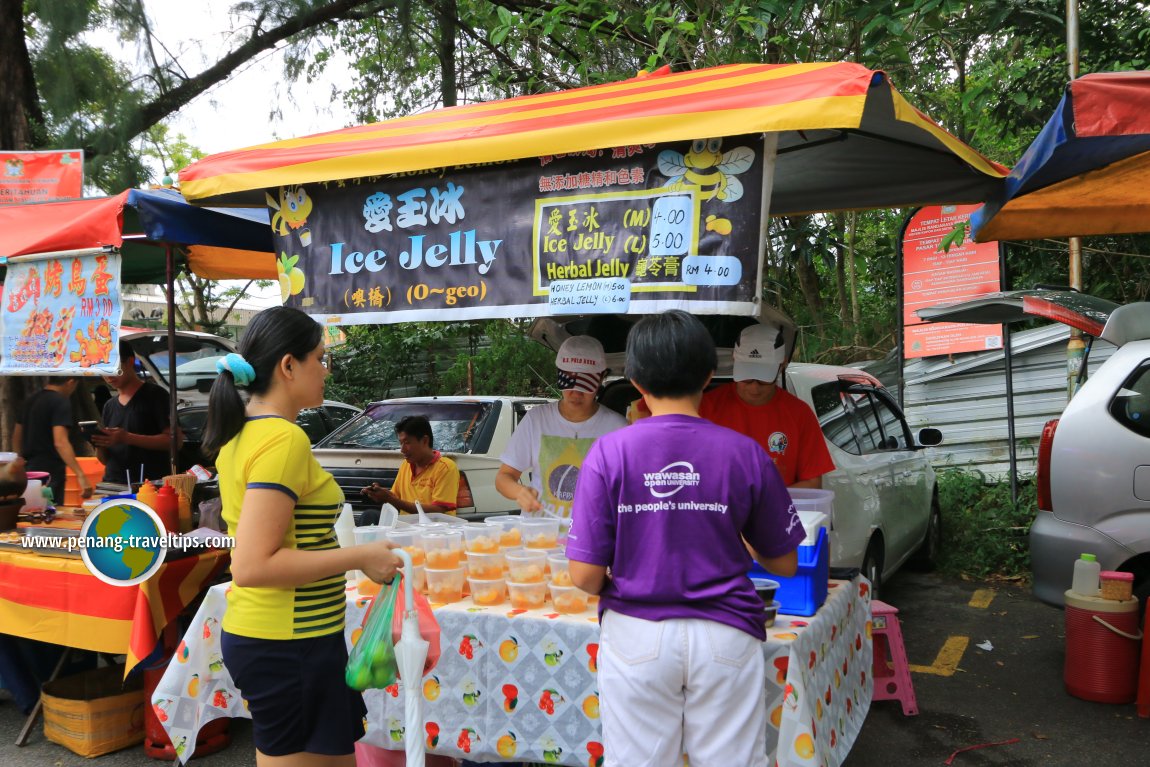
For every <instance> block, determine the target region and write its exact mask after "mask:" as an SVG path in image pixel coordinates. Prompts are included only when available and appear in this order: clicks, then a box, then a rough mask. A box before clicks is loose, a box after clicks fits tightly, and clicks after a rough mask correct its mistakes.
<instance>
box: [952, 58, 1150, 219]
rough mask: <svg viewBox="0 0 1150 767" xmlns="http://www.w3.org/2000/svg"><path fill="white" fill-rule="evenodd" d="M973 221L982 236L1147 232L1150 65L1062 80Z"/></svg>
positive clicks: (1148, 215) (1149, 187)
mask: <svg viewBox="0 0 1150 767" xmlns="http://www.w3.org/2000/svg"><path fill="white" fill-rule="evenodd" d="M970 223H971V228H972V230H973V232H974V239H976V240H977V241H979V242H990V241H992V240H1033V239H1040V238H1043V237H1073V236H1079V235H1092V234H1134V233H1138V232H1150V72H1096V73H1094V74H1089V75H1083V76H1082V77H1080V78H1078V79H1077V80H1074V81H1072V82H1071V83H1070V84H1069V85H1067V86H1066V91H1065V93H1064V94H1063V96H1062V101H1061V102H1060V103H1059V104H1058V108H1057V109H1055V110H1054V114H1053V115H1052V116H1051V117H1050V119H1049V120H1048V121H1047V123H1046V125H1045V126H1044V127H1043V129H1042V131H1041V132H1040V133H1039V134H1038V137H1037V138H1035V139H1034V141H1033V142H1032V143H1031V145H1030V146H1029V147H1027V149H1026V152H1025V153H1023V155H1022V158H1021V159H1019V161H1018V164H1017V165H1016V166H1015V167H1014V169H1013V170H1012V171H1011V172H1010V176H1009V177H1007V179H1006V182H1005V183H1004V184H1003V186H1002V188H1001V190H1000V191H999V193H998V194H996V195H995V196H994V197H992V198H990V200H989V201H988V202H987V203H986V205H984V206H983V207H982V208H981V209H979V210H977V211H975V213H974V215H973V216H972V217H971V219H970Z"/></svg>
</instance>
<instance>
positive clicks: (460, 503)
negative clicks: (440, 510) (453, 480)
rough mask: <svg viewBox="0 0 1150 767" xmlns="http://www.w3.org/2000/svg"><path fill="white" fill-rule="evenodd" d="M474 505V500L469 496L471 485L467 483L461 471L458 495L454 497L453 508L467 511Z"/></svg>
mask: <svg viewBox="0 0 1150 767" xmlns="http://www.w3.org/2000/svg"><path fill="white" fill-rule="evenodd" d="M474 505H475V499H474V498H473V497H472V496H471V484H470V483H469V482H468V481H467V475H466V474H464V473H463V472H462V471H461V472H459V494H458V495H457V496H455V508H457V509H469V508H471V507H472V506H474Z"/></svg>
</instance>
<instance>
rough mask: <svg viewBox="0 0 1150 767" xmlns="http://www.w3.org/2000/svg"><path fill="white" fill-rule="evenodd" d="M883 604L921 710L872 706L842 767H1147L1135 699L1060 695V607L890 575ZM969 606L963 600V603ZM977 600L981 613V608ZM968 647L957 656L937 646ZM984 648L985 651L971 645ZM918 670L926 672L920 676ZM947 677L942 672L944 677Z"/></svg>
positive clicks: (976, 586)
mask: <svg viewBox="0 0 1150 767" xmlns="http://www.w3.org/2000/svg"><path fill="white" fill-rule="evenodd" d="M883 601H885V602H887V603H888V604H891V605H893V606H895V607H897V608H898V609H899V617H900V618H901V619H902V628H903V638H904V640H905V644H906V649H907V656H908V659H909V661H910V664H911V667H912V670H915V667H916V666H917V667H922V668H921V669H919V670H917V671H915V673H912V675H911V677H912V680H913V682H914V688H915V693H916V696H917V699H918V706H919V715H918V716H911V717H906V716H903V714H902V709H901V707H900V705H899V703H898V702H897V701H881V702H876V703H872V704H871V710H870V713H869V714H868V715H867V721H866V724H865V725H864V727H863V730H862V732H861V733H860V735H859V738H858V740H857V741H856V742H855V745H854V747H853V748H852V749H851V754H850V756H849V757H848V758H847V760H846V762H845V763H844V767H880V766H881V767H889V766H890V765H899V766H900V767H926V766H927V765H932V766H935V765H944V764H946V760H947V759H948V758H950V756H951V754H953V753H954V752H955V751H957V750H959V749H962V748H967V747H970V746H978V745H982V744H988V743H1002V742H1004V741H1010V740H1014V739H1016V738H1017V742H1016V743H1011V744H1004V745H997V746H987V747H985V748H980V749H977V750H971V751H967V752H963V753H960V754H958V755H957V756H956V757H955V758H954V761H953V765H954V766H955V767H984V766H985V765H1009V767H1031V766H1033V767H1071V766H1073V767H1081V765H1083V764H1088V765H1092V767H1120V766H1121V767H1126V766H1129V767H1134V765H1145V764H1150V719H1140V718H1139V717H1138V715H1137V711H1136V708H1135V706H1134V705H1133V704H1129V705H1108V704H1101V703H1092V702H1089V701H1085V700H1080V699H1078V698H1075V697H1072V696H1071V695H1069V694H1067V693H1066V691H1065V689H1064V688H1063V682H1062V670H1063V662H1064V660H1065V657H1066V656H1065V632H1064V629H1063V612H1062V610H1060V609H1056V608H1053V607H1049V606H1047V605H1044V604H1042V603H1040V602H1038V601H1037V600H1035V599H1034V598H1033V597H1032V596H1031V595H1030V592H1029V589H1028V588H1021V587H1017V586H1011V585H1009V584H1006V585H1004V584H985V583H968V582H963V581H957V580H947V579H943V578H941V577H937V576H933V575H921V574H917V573H900V574H899V575H897V576H895V578H893V579H892V580H891V582H890V583H889V584H887V586H886V587H885V590H884V593H883ZM972 602H973V604H972ZM981 605H985V606H981ZM952 637H965V638H966V639H967V640H968V642H967V644H966V646H965V649H964V650H963V651H962V652H961V654H959V653H957V652H952V653H951V654H950V656H949V657H948V653H947V652H945V651H944V649H943V648H944V647H946V646H947V642H948V640H950V642H951V643H950V647H951V648H958V647H959V646H961V644H962V642H961V640H960V639H951V638H952ZM986 641H989V642H990V645H991V646H993V648H994V649H992V650H983V649H980V648H979V647H978V646H977V645H979V644H982V643H984V642H986ZM926 669H929V671H927V670H926ZM948 673H949V675H947V674H948Z"/></svg>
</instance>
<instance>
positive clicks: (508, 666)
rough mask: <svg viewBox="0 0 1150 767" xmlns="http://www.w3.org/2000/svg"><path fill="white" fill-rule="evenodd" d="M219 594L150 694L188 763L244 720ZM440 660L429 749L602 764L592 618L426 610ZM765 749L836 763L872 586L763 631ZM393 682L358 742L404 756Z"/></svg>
mask: <svg viewBox="0 0 1150 767" xmlns="http://www.w3.org/2000/svg"><path fill="white" fill-rule="evenodd" d="M228 587H229V585H228V584H221V585H218V586H215V587H213V588H212V589H211V590H210V591H209V592H208V594H207V596H206V597H205V599H204V602H203V604H202V605H201V607H200V609H199V612H198V613H197V614H196V616H195V618H194V619H193V622H192V625H191V628H190V629H189V631H188V633H187V634H186V635H185V636H184V637H183V641H181V642H180V645H179V647H178V649H177V651H176V655H175V657H174V658H173V660H172V662H171V663H170V664H169V666H168V669H167V671H166V672H165V673H164V675H163V678H162V679H161V680H160V682H159V684H158V685H157V687H156V690H155V693H154V694H153V697H152V705H153V708H154V710H155V712H156V715H157V716H158V717H159V719H160V721H161V723H162V725H163V727H164V729H165V730H166V731H167V733H168V736H169V737H170V738H171V739H172V742H173V744H174V745H175V749H176V753H177V754H179V757H180V759H181V760H182V761H184V762H187V760H188V759H189V758H191V756H192V753H193V751H194V749H195V734H196V733H197V732H198V731H199V729H200V727H202V726H203V725H204V724H206V723H207V722H209V721H211V720H213V719H216V718H219V717H221V716H229V717H249V716H250V714H248V712H247V709H246V706H245V702H244V700H243V698H242V695H241V693H240V691H239V690H238V689H237V688H236V687H235V685H234V684H233V682H232V678H231V675H230V674H229V673H228V671H227V668H225V666H224V664H223V659H222V657H221V652H220V621H221V619H222V618H223V614H224V610H225V608H226V590H227V588H228ZM369 603H370V600H369V599H368V598H365V597H360V596H359V595H358V594H356V593H355V592H354V591H352V590H349V592H348V599H347V629H346V637H347V640H348V642H349V643H350V642H352V641H353V639H354V638H357V637H358V629H359V626H360V624H361V623H362V621H363V617H364V614H365V613H366V610H367V606H368V604H369ZM435 615H436V618H437V619H438V620H439V624H440V627H441V631H442V655H441V657H440V660H439V664H438V665H437V666H436V668H435V669H434V670H433V671H432V672H431V673H430V674H429V675H427V676H426V677H424V679H423V680H422V681H421V687H422V690H423V696H424V719H425V724H424V730H423V731H422V732H420V733H419V734H418V737H421V738H425V739H426V740H427V746H428V751H429V753H434V754H442V755H445V756H451V757H456V758H465V759H469V760H471V761H476V762H492V761H516V762H546V763H553V764H565V765H572V767H584V765H587V766H589V767H597V766H599V765H602V762H603V758H602V757H603V745H602V737H601V734H600V733H601V730H600V724H599V699H598V690H597V689H596V674H595V670H596V666H595V664H596V660H597V654H598V649H599V645H598V641H599V624H598V620H597V619H596V617H595V614H594V611H593V610H591V609H589V610H588V611H587V612H586V613H584V614H581V615H574V616H572V615H559V614H557V613H554V612H552V611H551V607H550V605H547V606H546V607H545V608H544V609H539V610H528V611H522V610H513V609H511V607H510V605H508V604H504V605H498V606H493V607H477V606H475V605H473V604H472V603H471V601H470V600H468V599H465V600H464V601H463V602H459V603H455V604H450V605H443V606H435ZM767 634H768V636H767V641H765V642H764V643H763V653H764V655H765V657H766V678H765V679H764V684H765V686H766V690H767V696H766V699H767V711H768V721H769V724H768V726H767V746H768V750H769V751H771V752H773V753H774V755H775V758H776V759H777V764H778V765H779V767H790V766H791V765H794V766H796V767H824V766H825V767H836V766H837V765H839V764H841V763H842V761H843V760H844V759H845V758H846V755H847V754H848V753H849V751H850V748H851V745H853V743H854V741H855V738H856V737H857V736H858V733H859V730H860V729H861V728H862V724H863V721H864V720H865V718H866V714H867V711H868V710H869V708H870V701H871V695H872V690H873V680H872V679H871V664H872V649H871V647H872V644H871V614H870V584H869V582H868V581H867V580H866V579H865V578H862V577H859V578H856V579H855V580H853V581H831V582H830V591H829V595H828V598H827V601H826V604H824V605H823V607H822V608H821V609H820V610H819V611H818V613H816V614H815V615H814V616H812V617H810V618H800V617H794V616H788V615H779V616H778V618H777V620H776V622H775V625H774V626H773V627H772V628H770V629H768V630H767ZM402 685H403V683H402V682H399V683H397V684H396V685H393V686H392V687H389V688H387V689H385V690H369V691H367V693H365V695H364V698H365V701H366V703H367V707H368V715H367V734H366V735H365V736H364V740H365V741H366V742H368V743H371V744H373V745H376V746H382V747H384V748H389V749H394V750H402V749H403V739H404V737H406V735H407V733H406V732H404V725H403V720H404V715H403V687H402Z"/></svg>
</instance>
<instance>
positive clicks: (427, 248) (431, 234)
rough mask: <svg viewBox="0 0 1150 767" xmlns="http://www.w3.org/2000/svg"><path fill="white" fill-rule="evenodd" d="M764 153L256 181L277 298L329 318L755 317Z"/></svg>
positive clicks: (566, 158)
mask: <svg viewBox="0 0 1150 767" xmlns="http://www.w3.org/2000/svg"><path fill="white" fill-rule="evenodd" d="M773 153H774V137H773V136H771V137H769V138H768V139H767V140H766V142H765V140H764V138H763V136H761V135H753V136H733V137H727V138H723V139H702V140H698V141H693V142H680V143H673V144H666V145H659V146H655V145H644V146H628V147H615V148H612V149H597V150H592V151H588V152H582V153H579V154H577V155H556V156H547V157H538V158H531V159H527V160H516V161H508V162H501V163H493V164H488V165H483V166H481V167H474V166H461V167H449V168H442V169H438V170H434V171H427V172H421V173H418V174H410V175H398V176H387V177H381V178H371V179H352V180H347V181H341V182H329V183H317V184H307V185H304V186H290V187H282V188H279V189H274V190H270V191H269V193H268V204H269V206H270V208H271V215H272V229H273V232H274V235H275V240H276V251H277V252H278V254H279V256H278V264H279V267H278V268H279V272H280V278H279V279H280V292H281V295H282V296H283V299H284V302H285V303H286V304H288V305H290V306H296V307H298V308H301V309H303V310H304V311H306V312H307V313H308V314H311V315H312V316H315V317H317V318H318V319H320V320H322V321H326V322H328V323H332V324H341V325H342V324H366V323H376V322H400V321H410V320H464V319H477V318H486V317H528V316H545V315H551V314H592V313H615V314H623V313H627V312H631V313H648V312H657V311H663V310H665V309H671V308H681V309H686V310H688V311H691V312H693V313H695V314H719V313H722V314H742V315H752V314H756V313H757V312H758V306H759V304H758V302H759V274H760V264H761V254H762V235H761V226H762V224H761V222H762V217H763V215H764V214H765V211H766V205H765V201H764V200H763V188H764V174H765V173H769V172H770V171H769V169H770V168H773ZM764 155H766V156H764ZM768 181H769V179H768Z"/></svg>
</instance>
